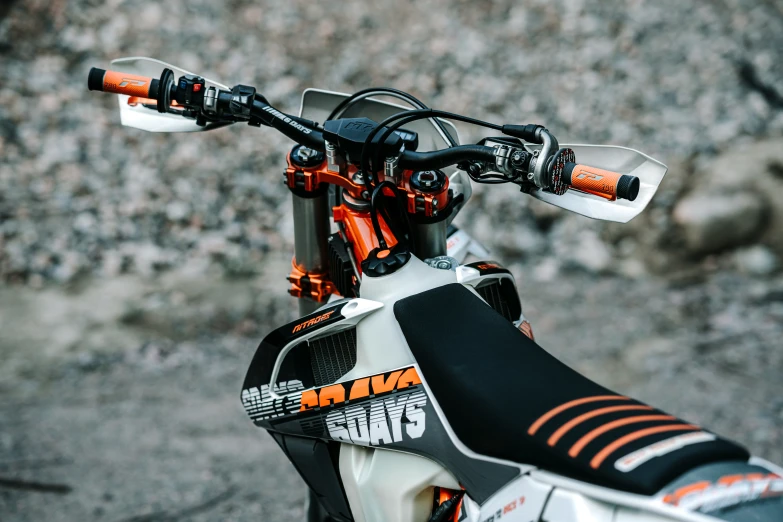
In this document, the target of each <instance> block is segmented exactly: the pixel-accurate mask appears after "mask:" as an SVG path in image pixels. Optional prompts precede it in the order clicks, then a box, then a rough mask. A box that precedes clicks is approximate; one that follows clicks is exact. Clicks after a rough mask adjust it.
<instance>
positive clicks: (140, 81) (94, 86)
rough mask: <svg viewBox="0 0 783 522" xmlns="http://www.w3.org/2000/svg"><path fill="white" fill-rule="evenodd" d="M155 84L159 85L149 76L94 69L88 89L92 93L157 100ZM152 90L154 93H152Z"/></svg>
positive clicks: (91, 71) (91, 72)
mask: <svg viewBox="0 0 783 522" xmlns="http://www.w3.org/2000/svg"><path fill="white" fill-rule="evenodd" d="M153 82H155V83H157V81H156V80H153V79H152V78H148V77H147V76H139V75H138V74H129V73H124V72H117V71H104V70H103V69H96V68H93V69H92V70H90V75H89V78H88V87H89V89H90V90H92V91H103V92H112V93H115V94H126V95H128V96H138V97H140V98H153V99H155V98H157V92H155V91H157V86H156V88H154V89H153ZM150 90H152V91H153V92H152V93H151V92H150Z"/></svg>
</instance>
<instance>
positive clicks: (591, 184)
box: [570, 165, 622, 201]
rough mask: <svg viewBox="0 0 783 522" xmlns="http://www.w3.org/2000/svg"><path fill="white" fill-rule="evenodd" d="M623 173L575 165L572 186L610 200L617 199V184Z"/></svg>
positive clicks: (572, 173)
mask: <svg viewBox="0 0 783 522" xmlns="http://www.w3.org/2000/svg"><path fill="white" fill-rule="evenodd" d="M621 176H622V174H620V173H619V172H612V171H611V170H604V169H599V168H596V167H588V166H587V165H575V166H574V169H573V170H572V171H571V183H570V184H571V187H573V188H575V189H577V190H581V191H582V192H588V193H590V194H594V195H596V196H601V197H602V198H606V199H608V200H611V201H614V200H615V199H617V184H618V183H619V181H620V177H621Z"/></svg>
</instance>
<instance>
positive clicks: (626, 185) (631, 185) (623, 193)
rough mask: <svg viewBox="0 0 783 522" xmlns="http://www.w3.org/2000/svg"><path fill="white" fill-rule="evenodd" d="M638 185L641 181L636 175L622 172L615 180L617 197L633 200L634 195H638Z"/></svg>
mask: <svg viewBox="0 0 783 522" xmlns="http://www.w3.org/2000/svg"><path fill="white" fill-rule="evenodd" d="M640 185H641V182H640V181H639V178H637V177H636V176H628V175H627V174H623V175H622V176H620V180H619V181H618V182H617V197H618V198H620V199H627V200H628V201H634V200H635V199H636V196H638V195H639V187H640Z"/></svg>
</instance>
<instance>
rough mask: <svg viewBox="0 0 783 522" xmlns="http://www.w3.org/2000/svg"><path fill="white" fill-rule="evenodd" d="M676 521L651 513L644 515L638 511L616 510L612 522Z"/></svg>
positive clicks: (628, 509)
mask: <svg viewBox="0 0 783 522" xmlns="http://www.w3.org/2000/svg"><path fill="white" fill-rule="evenodd" d="M675 520H676V519H674V518H669V517H666V516H663V515H656V514H653V513H644V512H643V511H639V510H638V509H632V508H618V509H617V512H616V513H615V516H614V522H674V521H675Z"/></svg>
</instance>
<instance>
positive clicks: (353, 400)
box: [242, 367, 428, 446]
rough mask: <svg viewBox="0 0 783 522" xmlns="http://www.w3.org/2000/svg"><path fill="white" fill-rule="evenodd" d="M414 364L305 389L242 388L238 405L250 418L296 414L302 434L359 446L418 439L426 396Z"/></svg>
mask: <svg viewBox="0 0 783 522" xmlns="http://www.w3.org/2000/svg"><path fill="white" fill-rule="evenodd" d="M420 385H421V379H420V378H419V375H418V373H416V369H415V368H413V367H409V368H403V369H401V370H396V371H393V372H387V373H383V374H379V375H373V376H371V377H363V378H361V379H357V380H355V381H349V382H345V383H337V384H332V385H329V386H324V387H321V388H314V389H311V390H304V387H303V386H302V383H301V381H297V380H293V381H286V382H281V383H278V384H277V385H276V386H275V390H274V391H275V392H276V393H277V394H278V395H280V396H281V398H280V399H274V398H273V397H272V396H271V394H270V393H269V385H267V384H265V385H262V386H259V387H250V388H248V389H245V390H243V391H242V404H243V405H244V407H245V410H246V411H247V413H248V415H249V416H250V418H251V419H252V420H253V421H268V420H272V419H282V418H285V417H289V416H294V415H296V416H297V419H298V420H299V424H300V426H301V428H302V431H303V433H305V434H307V435H310V436H313V437H328V438H331V439H333V440H337V441H341V442H350V443H353V444H359V445H363V446H381V445H384V444H391V443H395V442H402V441H403V440H410V439H418V438H420V437H421V436H422V435H423V434H424V430H425V427H426V426H425V421H426V412H425V411H424V407H425V406H427V403H428V401H427V395H426V394H425V393H424V391H423V390H421V389H420Z"/></svg>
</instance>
